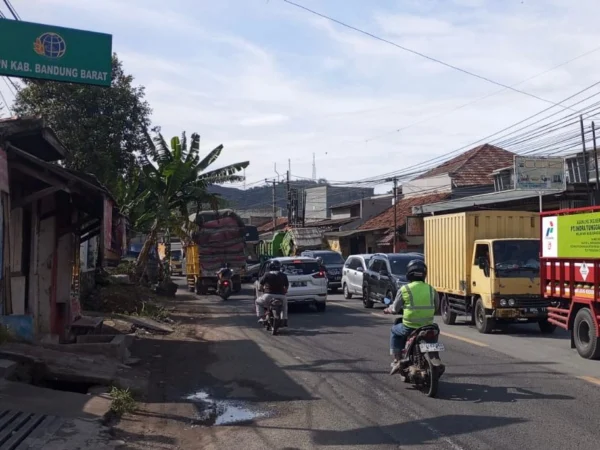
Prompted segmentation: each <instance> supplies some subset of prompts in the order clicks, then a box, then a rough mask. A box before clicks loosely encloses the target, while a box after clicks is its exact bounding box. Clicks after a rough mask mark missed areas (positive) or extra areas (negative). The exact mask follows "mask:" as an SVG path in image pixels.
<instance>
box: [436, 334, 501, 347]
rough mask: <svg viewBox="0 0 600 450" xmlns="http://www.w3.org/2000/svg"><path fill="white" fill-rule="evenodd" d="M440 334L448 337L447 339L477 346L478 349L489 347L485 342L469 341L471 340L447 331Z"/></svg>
mask: <svg viewBox="0 0 600 450" xmlns="http://www.w3.org/2000/svg"><path fill="white" fill-rule="evenodd" d="M440 334H441V335H442V336H446V337H449V338H452V339H456V340H458V341H463V342H466V343H468V344H473V345H476V346H478V347H489V345H487V344H484V343H483V342H479V341H474V340H473V339H469V338H466V337H462V336H457V335H456V334H450V333H446V332H445V331H442V332H441V333H440Z"/></svg>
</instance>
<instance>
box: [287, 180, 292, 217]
mask: <svg viewBox="0 0 600 450" xmlns="http://www.w3.org/2000/svg"><path fill="white" fill-rule="evenodd" d="M286 189H287V216H288V224H289V225H291V224H292V193H291V192H290V171H289V170H288V171H287V183H286Z"/></svg>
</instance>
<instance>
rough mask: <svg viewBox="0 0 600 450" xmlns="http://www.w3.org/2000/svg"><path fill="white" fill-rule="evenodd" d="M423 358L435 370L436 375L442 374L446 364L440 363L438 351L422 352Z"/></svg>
mask: <svg viewBox="0 0 600 450" xmlns="http://www.w3.org/2000/svg"><path fill="white" fill-rule="evenodd" d="M423 355H424V356H425V359H426V360H427V361H429V363H430V364H431V367H433V368H434V370H436V371H437V374H438V377H441V376H442V374H443V373H444V372H445V371H446V366H445V365H444V364H443V363H442V360H441V359H440V354H439V353H438V352H431V353H424V354H423Z"/></svg>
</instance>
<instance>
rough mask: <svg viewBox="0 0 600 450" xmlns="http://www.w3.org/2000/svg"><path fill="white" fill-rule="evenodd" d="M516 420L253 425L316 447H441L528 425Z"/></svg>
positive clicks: (444, 418) (469, 417) (486, 418)
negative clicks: (303, 436) (345, 426)
mask: <svg viewBox="0 0 600 450" xmlns="http://www.w3.org/2000/svg"><path fill="white" fill-rule="evenodd" d="M525 422H527V420H526V419H521V418H513V417H494V416H474V415H445V416H439V417H434V418H431V419H422V420H418V421H410V422H405V423H401V424H397V425H386V426H371V427H364V428H355V429H352V430H314V429H312V430H311V429H304V428H283V427H270V426H262V425H259V424H253V426H254V427H256V428H264V429H281V430H290V431H295V430H301V431H310V432H311V434H312V441H313V444H314V445H315V447H316V446H323V447H326V446H334V445H337V446H346V445H347V446H361V445H365V446H366V445H386V444H387V445H400V446H403V445H404V446H412V445H427V444H429V445H434V446H435V445H439V443H440V438H441V437H450V438H451V437H454V436H461V435H468V434H470V433H476V432H479V431H484V430H490V429H493V428H500V427H506V426H509V425H514V424H519V423H525Z"/></svg>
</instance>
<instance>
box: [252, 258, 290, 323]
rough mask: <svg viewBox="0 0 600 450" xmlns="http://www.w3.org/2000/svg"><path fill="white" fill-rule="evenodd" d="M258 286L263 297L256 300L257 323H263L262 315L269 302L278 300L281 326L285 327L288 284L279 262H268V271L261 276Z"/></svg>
mask: <svg viewBox="0 0 600 450" xmlns="http://www.w3.org/2000/svg"><path fill="white" fill-rule="evenodd" d="M258 285H259V291H261V292H263V295H261V296H260V297H258V298H257V299H256V316H257V317H258V318H259V320H258V322H259V323H262V322H263V321H264V318H263V314H262V313H263V311H264V308H268V307H269V305H270V304H271V301H273V300H275V299H280V300H282V302H283V326H284V327H287V321H288V320H287V319H288V317H287V313H288V305H287V298H286V295H285V294H286V293H287V290H288V288H289V286H290V283H289V281H288V277H287V275H286V274H285V273H283V272H282V271H281V263H280V262H279V261H277V260H273V261H270V262H269V271H268V272H266V273H265V274H264V275H263V276H262V278H261V279H260V280H259V282H258ZM261 309H263V311H261Z"/></svg>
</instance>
